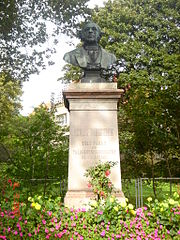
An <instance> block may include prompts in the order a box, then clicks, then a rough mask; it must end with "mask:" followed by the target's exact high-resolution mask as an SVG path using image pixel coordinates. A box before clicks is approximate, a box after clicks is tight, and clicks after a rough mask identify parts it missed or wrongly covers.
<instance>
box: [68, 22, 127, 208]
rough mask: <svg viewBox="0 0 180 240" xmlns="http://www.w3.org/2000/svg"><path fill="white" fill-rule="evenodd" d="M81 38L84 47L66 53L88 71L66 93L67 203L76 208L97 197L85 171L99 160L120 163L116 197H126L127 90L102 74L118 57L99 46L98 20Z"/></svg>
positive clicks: (114, 180) (113, 173)
mask: <svg viewBox="0 0 180 240" xmlns="http://www.w3.org/2000/svg"><path fill="white" fill-rule="evenodd" d="M80 38H81V41H82V42H83V46H82V47H79V48H77V49H75V50H73V51H71V52H69V53H66V54H65V55H64V60H65V61H66V62H68V63H70V64H73V65H75V66H79V67H81V68H82V69H83V70H84V76H83V77H82V79H81V82H80V83H72V84H70V85H69V87H68V89H67V90H65V91H64V93H63V94H64V99H65V106H66V107H67V108H68V110H69V112H70V140H69V164H68V165H69V166H68V191H67V193H66V196H65V199H64V203H65V205H67V206H69V207H75V208H79V207H83V206H85V205H86V204H88V202H89V200H90V199H91V198H93V192H92V191H91V190H90V189H89V188H88V180H87V179H86V178H85V176H84V173H85V171H86V169H87V168H89V167H90V166H94V165H95V164H96V163H99V161H101V162H106V161H114V162H117V164H116V166H115V167H113V168H112V171H111V181H112V183H113V184H114V186H115V189H116V197H117V198H118V199H119V200H120V201H121V200H122V199H124V195H123V193H122V189H121V172H120V154H119V140H118V122H117V106H118V102H119V99H120V98H121V96H122V94H123V92H124V91H123V90H122V89H117V84H116V83H110V82H107V81H106V80H105V79H104V78H103V77H102V76H101V70H102V69H107V68H108V67H109V66H110V65H111V64H113V63H114V62H115V61H116V57H115V56H114V55H113V54H111V53H109V52H107V51H105V50H104V49H103V48H102V47H101V46H100V45H99V40H100V38H101V30H100V28H99V26H98V25H96V24H95V23H93V22H88V23H86V24H85V25H84V27H83V29H82V31H81V33H80Z"/></svg>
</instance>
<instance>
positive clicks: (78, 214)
mask: <svg viewBox="0 0 180 240" xmlns="http://www.w3.org/2000/svg"><path fill="white" fill-rule="evenodd" d="M179 200H180V199H179V195H178V194H177V193H176V194H174V199H168V200H166V201H164V202H157V201H156V202H151V201H152V199H151V198H148V201H149V203H148V206H147V207H146V206H145V207H143V208H138V209H136V210H134V207H133V205H132V204H128V202H127V201H124V202H121V203H118V202H117V201H116V199H115V197H113V196H109V197H108V198H107V199H106V201H101V202H96V201H94V202H93V206H92V203H91V208H89V210H86V209H85V208H82V209H73V208H71V209H68V208H66V207H64V206H63V205H61V204H59V202H60V199H59V198H57V199H47V198H45V199H44V198H43V197H41V196H35V197H34V198H31V197H29V198H28V202H26V203H21V204H20V214H19V215H17V214H15V213H14V212H13V211H12V210H10V209H9V210H6V203H5V202H1V206H0V211H1V215H0V226H1V229H2V232H1V238H3V239H22V237H23V238H25V239H31V238H36V239H55V238H61V239H81V240H82V239H92V238H93V239H125V238H126V239H156V240H158V239H174V240H175V239H178V237H179V234H180V231H179V229H178V226H179V223H180V212H179V210H180V209H179V204H180V201H179ZM95 203H96V204H95ZM161 208H163V210H161Z"/></svg>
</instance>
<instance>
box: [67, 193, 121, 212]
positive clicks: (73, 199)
mask: <svg viewBox="0 0 180 240" xmlns="http://www.w3.org/2000/svg"><path fill="white" fill-rule="evenodd" d="M113 195H114V196H115V197H116V199H117V200H118V202H124V201H125V197H124V194H123V192H121V191H118V192H117V193H115V194H113ZM94 198H95V196H94V193H93V192H92V191H86V190H85V191H78V190H77V191H74V190H73V191H68V192H67V193H66V196H65V198H64V205H65V206H67V207H69V208H75V209H77V208H83V207H85V208H86V209H88V208H89V203H90V201H91V200H92V199H94Z"/></svg>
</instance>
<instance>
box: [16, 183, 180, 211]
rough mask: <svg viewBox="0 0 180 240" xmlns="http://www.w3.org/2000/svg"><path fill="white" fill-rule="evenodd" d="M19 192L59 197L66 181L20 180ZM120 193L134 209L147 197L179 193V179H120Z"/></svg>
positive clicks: (64, 190)
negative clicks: (121, 192)
mask: <svg viewBox="0 0 180 240" xmlns="http://www.w3.org/2000/svg"><path fill="white" fill-rule="evenodd" d="M20 182H21V184H20V185H21V190H22V192H23V194H24V195H27V196H29V195H34V194H39V195H51V196H53V197H55V196H61V197H62V200H63V198H64V196H65V194H66V192H67V188H68V181H67V179H65V180H61V179H29V180H21V181H20ZM122 191H123V193H124V195H125V197H127V198H128V199H129V201H130V202H131V203H133V204H134V205H135V206H136V208H138V207H142V206H143V205H144V203H146V200H147V198H148V197H152V198H157V199H159V200H162V199H165V198H167V197H168V196H171V195H172V194H173V193H174V192H175V191H176V192H179V193H180V178H154V179H152V178H137V179H122Z"/></svg>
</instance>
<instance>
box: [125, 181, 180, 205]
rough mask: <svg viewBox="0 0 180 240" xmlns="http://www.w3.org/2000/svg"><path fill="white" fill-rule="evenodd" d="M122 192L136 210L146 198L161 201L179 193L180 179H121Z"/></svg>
mask: <svg viewBox="0 0 180 240" xmlns="http://www.w3.org/2000/svg"><path fill="white" fill-rule="evenodd" d="M122 190H123V192H124V195H125V196H126V197H127V198H129V200H130V202H131V203H133V204H134V205H136V208H138V207H142V206H143V205H144V203H146V201H147V198H148V197H152V198H156V199H159V200H163V199H165V198H167V197H169V196H172V194H173V193H174V192H179V193H180V178H137V179H122Z"/></svg>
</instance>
